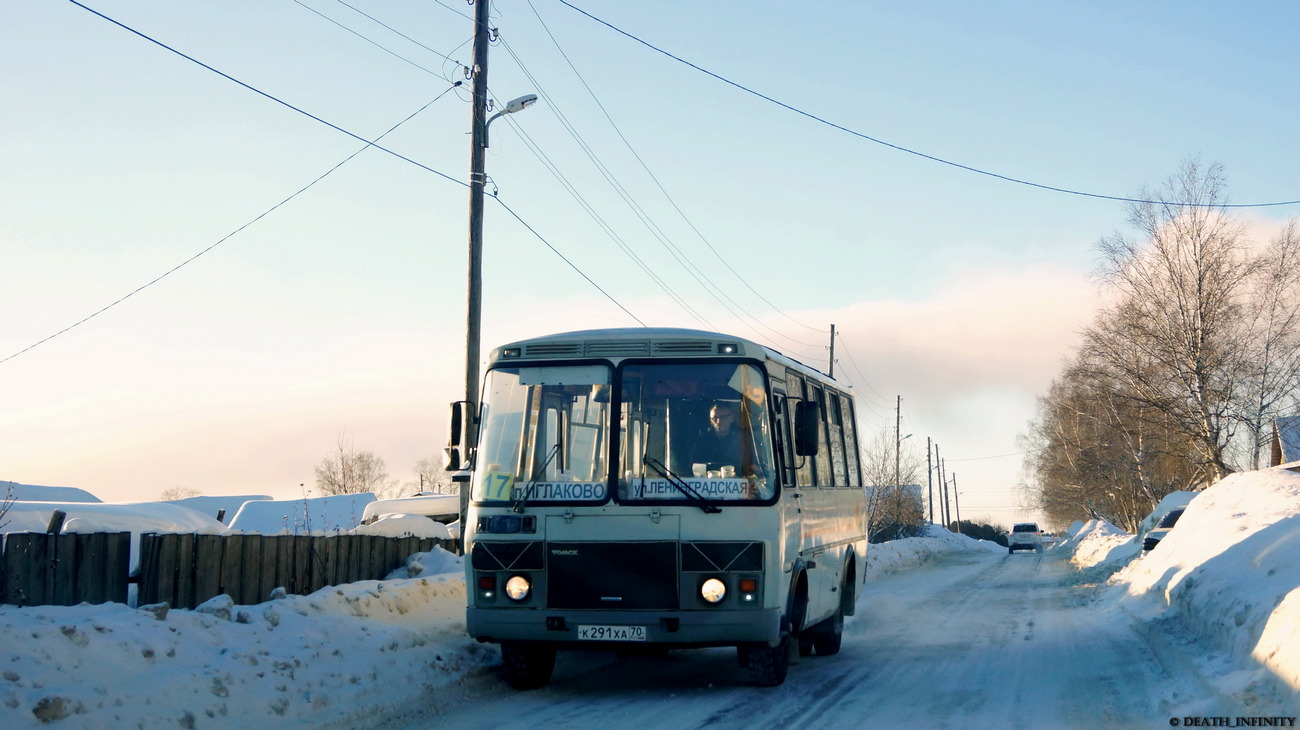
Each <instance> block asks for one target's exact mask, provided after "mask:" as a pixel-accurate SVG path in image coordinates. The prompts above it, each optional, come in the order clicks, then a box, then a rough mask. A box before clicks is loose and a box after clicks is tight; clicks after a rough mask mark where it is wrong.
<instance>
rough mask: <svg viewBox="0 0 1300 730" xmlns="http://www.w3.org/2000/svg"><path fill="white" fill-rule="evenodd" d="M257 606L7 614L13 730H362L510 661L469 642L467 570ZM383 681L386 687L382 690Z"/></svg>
mask: <svg viewBox="0 0 1300 730" xmlns="http://www.w3.org/2000/svg"><path fill="white" fill-rule="evenodd" d="M423 561H424V563H426V564H428V565H429V566H437V567H438V568H441V569H446V570H447V572H448V574H445V575H441V576H432V577H421V578H415V579H411V580H391V581H383V582H380V581H366V582H361V583H354V584H351V585H345V586H337V587H330V588H324V589H322V590H320V591H317V592H316V593H313V594H311V595H308V596H293V597H288V598H284V599H280V600H277V601H272V602H270V603H264V604H259V605H257V606H236V605H233V602H231V601H230V598H229V597H228V596H218V597H217V598H214V599H212V600H211V601H208V602H207V603H205V604H203V605H202V606H200V607H199V608H197V609H195V610H193V611H183V610H172V611H164V610H161V609H158V610H156V611H154V612H150V611H144V610H136V609H131V608H127V607H126V606H124V605H122V604H111V603H109V604H103V605H99V606H90V605H81V606H72V607H56V606H46V607H35V608H16V607H12V606H0V635H3V636H4V637H5V640H4V643H3V646H2V647H0V678H2V681H0V720H2V723H3V725H4V726H5V727H6V728H36V727H42V726H44V725H46V724H48V723H55V722H58V721H63V722H62V723H60V724H61V725H63V726H68V727H183V728H185V727H190V728H192V727H222V728H244V727H272V726H274V727H320V726H322V725H325V724H327V723H331V722H338V721H340V720H343V721H344V722H346V721H348V720H349V719H351V720H353V721H355V723H356V725H355V726H358V727H359V726H362V725H365V724H366V723H367V722H368V721H369V720H371V719H373V718H374V717H377V716H383V715H385V714H388V713H389V712H391V711H392V710H394V709H395V708H402V707H409V706H411V705H412V704H418V705H419V706H420V707H422V708H424V707H428V706H430V705H436V704H437V701H438V696H439V694H440V693H444V692H446V690H447V688H448V687H449V686H453V685H456V684H457V683H459V682H461V681H463V680H464V678H465V677H466V676H467V675H469V674H472V673H475V672H478V671H482V670H485V669H486V668H487V667H489V666H491V665H493V664H496V663H498V662H499V661H500V655H499V654H498V652H496V651H495V650H494V649H492V648H490V647H487V646H485V645H482V644H479V643H477V642H475V641H474V640H473V639H471V638H470V637H469V636H467V635H466V634H465V623H464V617H465V581H464V579H463V576H462V572H461V571H462V570H463V567H462V565H461V561H460V559H459V558H457V557H456V556H453V555H450V554H449V553H443V554H434V553H426V554H424V558H423ZM381 678H382V679H381Z"/></svg>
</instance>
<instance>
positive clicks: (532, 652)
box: [501, 641, 555, 689]
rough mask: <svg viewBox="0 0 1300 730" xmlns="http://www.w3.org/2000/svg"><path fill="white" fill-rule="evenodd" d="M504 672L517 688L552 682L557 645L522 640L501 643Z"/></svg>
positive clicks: (506, 677)
mask: <svg viewBox="0 0 1300 730" xmlns="http://www.w3.org/2000/svg"><path fill="white" fill-rule="evenodd" d="M501 663H502V674H503V675H504V676H505V680H506V683H507V684H509V685H510V686H511V687H514V688H515V689H537V688H538V687H545V686H546V685H547V684H550V682H551V673H552V672H554V671H555V647H552V646H547V645H545V644H534V643H531V642H522V641H505V642H502V643H501Z"/></svg>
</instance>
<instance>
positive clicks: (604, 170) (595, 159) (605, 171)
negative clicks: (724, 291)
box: [501, 39, 736, 329]
mask: <svg viewBox="0 0 1300 730" xmlns="http://www.w3.org/2000/svg"><path fill="white" fill-rule="evenodd" d="M501 46H502V47H503V48H505V49H506V52H507V53H509V54H510V56H511V58H513V59H514V60H515V63H516V64H517V65H518V66H519V69H520V70H521V71H522V72H523V73H524V75H525V77H527V78H528V80H529V81H530V82H531V83H532V84H533V85H534V88H535V89H536V91H537V93H538V94H539V95H541V96H542V97H543V98H545V99H546V100H547V104H546V107H547V109H549V110H550V111H551V113H552V114H554V115H555V116H556V119H558V120H559V121H560V124H561V126H563V127H564V128H565V130H566V131H567V132H568V133H569V135H570V136H571V137H573V139H574V141H575V142H576V143H577V144H578V147H579V149H581V150H582V151H583V153H584V154H586V156H587V159H588V160H590V161H591V163H592V165H594V166H595V168H596V170H597V171H598V172H600V174H601V176H602V177H604V178H605V181H606V182H608V183H609V184H610V186H611V187H612V188H613V189H614V191H615V192H616V193H617V194H618V195H619V197H621V198H622V199H623V201H624V202H625V203H626V204H627V205H628V207H629V208H631V209H632V211H633V214H635V215H637V217H638V218H639V219H640V220H641V222H642V224H643V225H646V227H647V229H649V230H650V231H651V234H652V235H656V234H655V230H654V228H653V227H652V225H651V224H650V223H648V222H647V218H646V217H645V215H644V212H643V211H641V210H640V206H638V205H637V204H636V203H635V201H633V200H632V199H631V197H630V195H629V193H628V192H627V190H626V189H625V188H624V187H623V186H622V185H621V184H620V183H619V182H618V180H617V179H616V178H615V177H614V175H613V173H612V172H610V170H609V168H608V167H607V166H606V165H605V164H604V163H603V162H601V161H600V158H599V156H598V155H597V154H596V153H595V151H594V150H592V149H591V147H590V145H588V144H587V142H586V140H584V139H583V137H582V135H581V134H580V133H579V132H578V130H577V128H576V127H574V126H573V124H572V123H570V122H569V120H568V117H566V116H565V115H564V113H563V111H562V110H561V109H560V108H559V106H558V105H556V104H555V103H554V100H552V99H551V97H550V96H549V95H547V93H546V89H545V87H544V86H542V84H541V83H540V82H539V81H538V80H537V78H536V77H534V76H533V75H532V73H531V72H530V71H529V70H528V68H527V66H526V65H525V64H524V63H523V61H522V60H521V59H520V58H519V57H518V55H516V54H515V53H514V50H513V49H512V48H510V45H509V43H508V42H506V41H505V40H504V39H503V40H502V41H501ZM510 122H511V126H512V127H514V128H515V129H516V131H519V132H521V133H522V130H521V129H520V128H519V125H517V124H514V123H513V122H514V120H510ZM557 169H558V167H557ZM657 238H658V239H659V241H660V243H661V244H663V243H664V239H663V237H662V236H657ZM665 248H669V247H668V246H667V245H666V244H665ZM669 253H670V255H673V256H674V257H676V258H677V261H678V263H679V264H680V263H682V261H681V258H680V257H679V256H678V255H677V254H676V253H674V252H673V251H672V250H671V248H669ZM637 260H640V259H639V258H638V259H637ZM647 266H648V265H647ZM683 266H684V264H683ZM688 273H690V271H689V269H688ZM656 278H657V279H658V280H659V281H663V279H662V278H659V277H656ZM695 279H696V282H697V283H698V284H700V286H701V287H703V288H705V289H706V290H708V287H707V285H706V283H705V282H703V281H701V280H700V279H699V277H698V276H696V277H695ZM664 285H665V286H666V282H665V283H664ZM715 299H716V296H715ZM682 301H683V302H684V300H682ZM720 303H721V302H720ZM687 306H689V305H687ZM723 306H724V307H725V306H726V305H725V304H724V305H723ZM690 310H691V311H692V312H695V310H694V308H693V307H690ZM728 311H730V310H728ZM697 314H698V312H697ZM731 314H732V315H733V316H736V315H735V312H731ZM709 328H710V329H716V327H714V326H713V325H709Z"/></svg>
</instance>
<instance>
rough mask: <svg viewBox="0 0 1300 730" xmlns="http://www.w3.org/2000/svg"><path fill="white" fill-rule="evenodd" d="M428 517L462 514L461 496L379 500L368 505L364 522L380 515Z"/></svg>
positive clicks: (449, 495) (424, 495) (425, 496)
mask: <svg viewBox="0 0 1300 730" xmlns="http://www.w3.org/2000/svg"><path fill="white" fill-rule="evenodd" d="M397 514H401V515H427V516H430V517H440V516H443V515H459V514H460V495H458V494H421V495H418V496H415V497H401V498H399V499H377V500H375V501H374V502H371V503H370V504H368V505H366V511H365V514H364V515H362V519H363V521H366V522H369V521H370V519H371V518H372V517H379V516H380V515H397Z"/></svg>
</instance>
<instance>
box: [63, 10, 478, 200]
mask: <svg viewBox="0 0 1300 730" xmlns="http://www.w3.org/2000/svg"><path fill="white" fill-rule="evenodd" d="M68 2H70V3H72V4H73V5H76V6H77V7H79V8H81V9H82V10H85V11H87V12H89V13H92V14H94V15H98V16H99V17H101V18H103V19H104V20H107V21H108V22H110V23H112V24H113V25H116V26H117V27H119V28H121V29H123V30H125V31H128V32H130V33H132V34H134V35H137V36H139V37H141V38H143V39H145V40H147V41H149V42H150V43H153V44H154V45H156V46H159V47H160V48H164V49H166V50H168V51H171V52H172V53H174V54H176V55H178V56H180V57H181V58H184V59H185V60H187V61H189V62H191V63H193V64H196V65H198V66H201V67H203V68H205V69H207V70H209V71H211V72H212V73H214V74H216V75H218V76H220V77H222V78H224V79H226V80H227V81H232V82H234V83H236V84H238V85H240V86H242V87H244V88H245V89H248V90H249V91H251V92H253V93H254V94H257V95H258V96H262V97H265V98H267V99H270V100H271V101H273V102H275V103H277V104H280V105H281V106H284V107H287V108H289V109H292V110H293V111H296V112H298V113H299V114H301V115H303V116H305V117H307V118H309V119H312V120H314V121H317V122H320V123H321V124H324V125H325V126H327V127H329V128H330V129H333V130H334V131H336V132H342V133H343V134H346V135H347V136H349V137H351V138H353V139H355V140H357V141H358V142H364V143H366V145H367V146H369V147H374V148H375V149H377V150H380V151H382V152H387V153H388V154H390V155H392V156H393V157H396V158H398V159H399V160H403V161H405V162H409V163H411V164H412V165H415V166H416V167H418V168H420V169H422V170H424V171H426V172H432V173H433V174H435V175H437V176H438V177H441V178H444V179H446V180H450V181H451V182H454V183H456V184H457V185H461V186H463V187H469V185H468V184H467V183H465V182H462V181H460V180H457V179H456V178H454V177H452V176H451V175H448V174H447V173H445V172H440V171H438V170H435V169H433V168H432V167H429V166H428V165H426V164H424V163H422V162H416V161H415V160H412V159H411V158H409V157H407V156H406V155H403V154H401V153H399V152H394V151H393V150H390V149H388V148H387V147H384V146H383V145H379V144H375V141H374V140H369V139H366V138H365V137H362V136H361V135H359V134H357V133H355V132H351V131H348V130H346V129H344V128H343V127H340V126H338V125H337V124H334V123H333V122H328V121H326V120H324V119H322V118H320V117H318V116H316V115H315V114H312V113H311V112H309V111H306V110H304V109H301V108H299V107H296V106H294V105H293V104H290V103H289V102H287V101H285V100H283V99H280V98H279V97H276V96H274V95H272V94H268V93H267V92H265V91H262V90H261V89H259V88H257V87H255V86H251V85H249V84H246V83H244V82H243V81H240V80H239V79H237V78H235V77H234V76H231V75H230V74H228V73H225V72H224V71H218V70H217V69H215V68H213V67H212V66H209V65H208V64H206V63H204V62H202V61H200V60H198V59H197V58H194V57H193V56H190V55H188V54H185V53H182V52H181V51H179V50H177V49H175V48H172V47H171V46H169V45H167V44H166V43H163V42H162V41H160V40H158V39H156V38H153V37H151V36H149V35H146V34H144V33H142V32H140V31H138V30H136V29H135V28H132V27H131V26H129V25H126V24H125V23H122V22H121V21H118V20H114V19H113V18H110V17H109V16H107V15H104V14H103V13H101V12H99V11H98V10H95V9H94V8H91V7H88V6H86V5H83V4H81V3H80V2H78V1H77V0H68ZM454 86H455V85H454V84H453V88H454Z"/></svg>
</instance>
